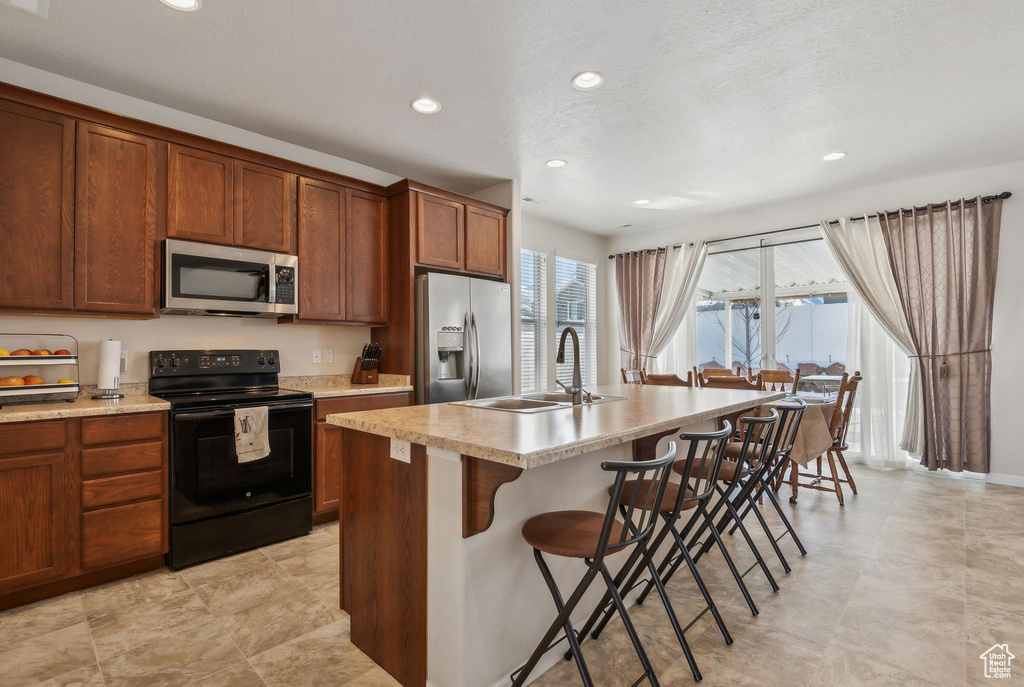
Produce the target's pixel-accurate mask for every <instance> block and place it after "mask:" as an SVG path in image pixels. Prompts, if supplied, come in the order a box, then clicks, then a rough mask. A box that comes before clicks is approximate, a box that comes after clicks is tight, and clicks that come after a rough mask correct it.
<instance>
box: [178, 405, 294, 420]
mask: <svg viewBox="0 0 1024 687" xmlns="http://www.w3.org/2000/svg"><path fill="white" fill-rule="evenodd" d="M258 407H259V406H239V408H258ZM312 407H313V404H312V403H289V404H287V405H276V406H275V405H269V406H267V408H268V409H269V411H270V412H272V413H273V412H275V411H278V410H302V409H304V408H312ZM234 414H235V409H234V408H227V409H224V410H207V411H196V412H192V413H174V419H175V420H213V419H215V418H219V417H231V416H233V415H234Z"/></svg>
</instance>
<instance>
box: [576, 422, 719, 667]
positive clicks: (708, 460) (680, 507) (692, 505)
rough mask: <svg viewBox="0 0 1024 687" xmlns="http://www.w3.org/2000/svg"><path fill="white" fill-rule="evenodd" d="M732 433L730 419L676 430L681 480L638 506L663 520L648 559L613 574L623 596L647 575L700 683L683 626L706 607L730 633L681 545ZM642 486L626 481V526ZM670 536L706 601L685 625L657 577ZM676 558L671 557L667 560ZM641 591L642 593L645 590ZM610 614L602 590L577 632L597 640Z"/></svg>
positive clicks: (622, 501)
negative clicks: (713, 427) (702, 428)
mask: <svg viewBox="0 0 1024 687" xmlns="http://www.w3.org/2000/svg"><path fill="white" fill-rule="evenodd" d="M730 434H732V425H730V424H729V423H728V422H726V423H723V427H722V429H720V430H718V431H717V432H683V433H682V434H680V436H679V438H680V440H681V441H683V442H689V444H688V449H687V454H686V457H685V458H683V459H682V460H678V461H676V463H675V464H674V465H673V466H672V470H673V471H674V472H676V473H678V474H680V475H681V476H682V480H681V481H680V482H679V483H678V484H676V483H674V482H669V483H668V485H667V486H666V489H665V495H664V498H663V499H662V501H661V503H660V504H655V503H653V502H645V503H643V504H642V505H641V507H642V508H644V509H645V510H652V509H655V508H657V511H658V512H659V513H660V515H661V518H662V520H663V521H664V524H663V525H662V527H661V529H660V530H658V532H657V533H656V534H655V535H654V537H653V538H652V539H651V543H650V545H649V546H648V547H647V548H648V552H649V555H648V556H647V558H646V560H640V561H637V562H636V564H635V565H633V566H623V567H622V569H621V570H620V571H619V574H618V575H616V578H615V582H616V584H617V585H618V588H619V589H620V593H621V594H623V595H625V594H627V593H628V592H629V591H631V590H632V589H634V588H635V587H636V586H638V585H641V584H645V583H644V581H643V580H640V577H641V575H643V574H646V573H649V574H650V579H649V580H648V581H647V582H646V585H645V586H646V587H647V590H649V589H650V588H652V587H653V588H654V589H656V590H657V592H658V596H659V597H660V598H661V602H662V605H663V606H664V607H665V612H666V613H667V615H668V618H669V622H670V623H671V624H672V629H673V631H674V632H675V634H676V640H677V641H678V642H679V646H680V648H681V649H682V650H683V655H684V656H685V658H686V661H687V663H688V664H689V666H690V671H691V672H692V673H693V678H694V680H696V681H698V682H699V681H700V680H701V679H702V677H701V674H700V670H699V669H698V668H697V662H696V660H694V657H693V653H692V652H691V650H690V646H689V644H688V643H687V641H686V631H687V630H689V629H690V628H691V627H693V625H694V623H696V622H697V621H698V620H700V618H702V617H703V616H704V614H705V613H707V612H709V611H710V612H711V614H712V616H714V618H715V622H716V623H717V625H718V629H719V630H720V631H721V633H722V637H723V638H724V639H725V643H726V644H732V636H731V635H730V634H729V630H728V629H727V628H726V626H725V621H724V620H723V619H722V616H721V614H720V613H719V611H718V606H717V605H715V601H714V599H712V597H711V593H710V592H709V591H708V588H707V585H705V584H704V580H703V578H702V577H701V575H700V572H699V571H698V570H697V566H696V565H695V564H694V562H693V559H692V558H690V554H689V552H688V551H687V550H686V548H685V547H684V546H683V542H684V541H685V538H686V535H687V534H688V533H689V532H690V531H691V530H692V529H693V527H694V526H695V524H696V523H697V522H699V521H701V520H702V519H703V517H704V512H705V511H706V509H707V506H708V503H709V502H710V500H711V497H712V496H713V495H714V493H715V492H714V485H715V483H716V481H717V480H718V473H719V470H720V469H721V466H722V460H723V458H724V457H725V445H726V442H727V441H728V439H729V435H730ZM645 487H646V485H645V484H644V483H643V482H640V481H637V480H634V481H629V482H626V485H625V488H624V489H623V491H622V494H621V495H620V497H619V511H620V512H621V513H622V514H623V518H626V519H625V522H626V524H627V526H629V527H631V528H633V529H636V526H635V525H633V523H632V521H631V520H630V519H629V518H627V516H626V509H627V508H628V506H629V503H630V502H631V496H630V493H631V492H632V491H634V490H636V489H642V488H645ZM684 512H689V515H688V516H687V518H686V522H685V523H684V524H683V525H682V527H680V526H679V523H680V522H681V518H682V514H683V513H684ZM669 537H672V538H673V540H674V541H675V545H676V548H677V549H678V550H679V551H680V554H679V559H680V560H681V561H685V562H686V564H687V567H688V568H689V570H690V574H691V575H692V576H693V579H694V581H695V582H696V583H697V587H698V589H700V592H701V595H702V596H703V597H704V601H705V603H706V604H707V605H706V606H705V607H704V609H703V610H702V611H701V612H700V613H698V614H697V616H696V617H694V618H693V619H692V620H691V621H690V622H689V624H687V625H686V627H682V626H681V624H680V622H679V620H678V618H677V617H676V613H675V609H673V607H672V602H671V601H670V600H669V598H668V594H667V592H666V591H665V587H664V585H663V584H662V582H661V574H662V573H663V572H664V570H665V569H666V568H667V567H668V564H667V563H663V564H662V570H661V571H660V572H659V571H658V570H657V569H656V568H655V567H654V560H653V557H654V554H655V553H656V552H657V550H658V549H659V547H661V545H662V544H663V543H664V542H665V541H666V540H667V539H668V538H669ZM674 562H675V560H671V561H670V563H674ZM642 596H643V597H644V598H645V597H646V594H643V595H642ZM638 603H642V601H638ZM614 614H615V607H614V606H613V605H611V604H610V603H609V599H608V596H607V595H606V596H605V599H603V600H602V602H601V604H600V605H598V607H597V608H596V609H595V610H594V613H593V614H592V615H591V616H590V619H589V620H587V622H586V624H585V625H584V626H583V629H582V630H581V631H580V635H581V637H583V638H585V636H586V635H587V633H588V632H590V630H591V628H592V627H593V632H590V634H591V637H593V638H594V639H597V638H598V637H599V636H600V634H601V632H602V631H603V630H604V628H605V627H606V626H607V624H608V622H609V621H610V620H611V618H612V616H613V615H614ZM595 623H596V624H595Z"/></svg>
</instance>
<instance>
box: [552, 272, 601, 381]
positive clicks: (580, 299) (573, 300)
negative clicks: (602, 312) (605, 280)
mask: <svg viewBox="0 0 1024 687" xmlns="http://www.w3.org/2000/svg"><path fill="white" fill-rule="evenodd" d="M555 310H556V314H555V317H556V324H557V336H558V337H559V339H561V336H562V330H564V329H565V328H566V327H573V328H574V329H575V330H576V333H577V334H578V335H579V337H580V372H581V374H582V376H583V385H584V386H586V387H588V388H589V387H592V386H594V385H595V384H596V382H597V265H592V264H590V263H587V262H581V261H579V260H570V259H568V258H562V257H556V258H555ZM572 353H573V351H572V340H571V339H569V340H567V341H566V344H565V362H564V363H562V364H561V365H556V374H557V377H558V379H559V380H560V381H562V382H565V383H566V384H568V383H570V382H571V381H572Z"/></svg>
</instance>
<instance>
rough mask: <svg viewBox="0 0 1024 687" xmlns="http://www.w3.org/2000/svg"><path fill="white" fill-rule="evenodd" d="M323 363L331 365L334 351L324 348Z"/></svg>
mask: <svg viewBox="0 0 1024 687" xmlns="http://www.w3.org/2000/svg"><path fill="white" fill-rule="evenodd" d="M324 362H325V363H333V362H334V349H333V348H325V349H324Z"/></svg>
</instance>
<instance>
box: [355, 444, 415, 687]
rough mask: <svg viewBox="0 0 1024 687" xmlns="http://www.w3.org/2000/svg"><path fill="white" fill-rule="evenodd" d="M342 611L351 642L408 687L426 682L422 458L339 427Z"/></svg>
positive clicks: (413, 448)
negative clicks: (406, 456) (399, 455)
mask: <svg viewBox="0 0 1024 687" xmlns="http://www.w3.org/2000/svg"><path fill="white" fill-rule="evenodd" d="M342 441H343V442H344V444H343V446H344V450H343V452H342V455H343V456H344V457H345V458H344V461H343V462H342V466H341V511H342V515H341V527H342V529H343V532H342V542H343V543H342V548H341V584H342V608H343V609H344V610H345V611H346V612H347V613H348V614H349V616H351V638H352V643H353V644H354V645H356V646H357V647H359V649H361V650H362V651H363V652H364V653H365V654H366V655H367V656H369V657H370V658H371V659H373V661H374V662H375V663H377V665H379V666H380V667H382V668H383V669H384V670H386V671H387V672H388V673H390V674H391V675H392V677H394V678H395V679H396V680H398V681H399V682H400V683H402V684H403V685H406V686H407V687H412V686H415V687H423V685H425V684H426V680H427V457H426V450H425V449H424V447H423V446H418V445H413V446H412V451H411V457H410V462H409V463H404V462H401V461H398V460H393V459H391V458H390V457H389V456H390V453H391V442H390V439H388V438H387V437H381V436H377V435H374V434H366V433H364V432H357V431H354V430H350V429H346V430H344V436H343V439H342Z"/></svg>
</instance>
